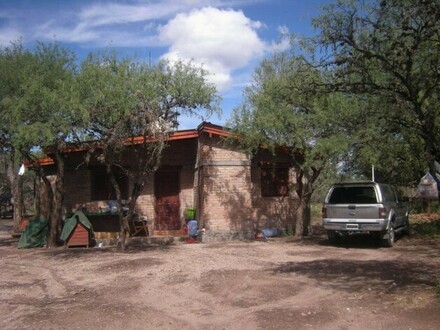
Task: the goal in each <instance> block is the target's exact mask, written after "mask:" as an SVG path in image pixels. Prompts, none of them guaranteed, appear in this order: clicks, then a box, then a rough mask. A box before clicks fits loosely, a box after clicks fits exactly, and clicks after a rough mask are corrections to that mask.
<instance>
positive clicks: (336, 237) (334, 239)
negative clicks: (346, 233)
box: [327, 230, 341, 244]
mask: <svg viewBox="0 0 440 330" xmlns="http://www.w3.org/2000/svg"><path fill="white" fill-rule="evenodd" d="M327 237H328V240H329V242H330V244H337V243H339V242H340V241H341V235H340V234H339V233H338V232H336V231H334V230H327Z"/></svg>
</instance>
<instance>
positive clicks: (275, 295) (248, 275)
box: [0, 220, 440, 329]
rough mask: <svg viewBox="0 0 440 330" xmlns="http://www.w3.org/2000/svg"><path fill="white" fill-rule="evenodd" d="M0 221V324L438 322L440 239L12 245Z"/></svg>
mask: <svg viewBox="0 0 440 330" xmlns="http://www.w3.org/2000/svg"><path fill="white" fill-rule="evenodd" d="M10 229H11V222H10V220H0V269H1V278H0V298H1V304H0V328H1V329H93V328H96V329H439V328H440V297H439V296H438V295H437V294H436V288H437V286H436V281H437V279H438V278H439V277H440V238H439V237H437V238H426V237H415V236H413V237H402V238H401V239H399V240H398V241H397V243H396V244H395V246H394V247H393V248H391V249H388V248H382V247H379V246H377V245H376V244H374V243H372V242H371V241H370V240H367V239H366V238H364V237H358V238H357V239H356V240H354V239H349V240H346V241H345V242H343V243H342V244H341V245H340V246H338V247H335V246H331V245H329V244H328V241H327V240H326V238H325V236H323V235H320V234H317V235H315V236H313V237H312V238H307V239H303V240H295V239H293V238H276V239H270V240H268V241H232V242H226V243H210V244H175V245H165V246H149V247H143V246H133V247H131V248H130V249H129V250H128V251H127V252H125V253H119V252H117V251H116V250H115V249H114V248H110V247H109V248H90V249H83V248H76V249H73V248H72V249H64V248H56V249H46V248H40V249H31V250H19V249H17V248H16V245H17V240H15V239H12V238H11V236H10V235H9V234H8V233H7V232H8V230H10Z"/></svg>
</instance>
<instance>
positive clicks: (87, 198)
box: [64, 122, 297, 241]
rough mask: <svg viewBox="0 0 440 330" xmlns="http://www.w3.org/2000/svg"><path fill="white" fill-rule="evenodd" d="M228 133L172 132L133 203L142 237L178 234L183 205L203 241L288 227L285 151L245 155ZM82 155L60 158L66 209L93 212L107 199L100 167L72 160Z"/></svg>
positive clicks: (290, 197) (290, 204)
mask: <svg viewBox="0 0 440 330" xmlns="http://www.w3.org/2000/svg"><path fill="white" fill-rule="evenodd" d="M228 134H229V133H228V131H227V130H226V129H224V128H223V127H221V126H217V125H213V124H211V123H207V122H203V123H202V124H200V125H199V126H198V128H197V129H192V130H182V131H176V132H174V133H173V135H172V136H171V139H170V142H169V147H168V148H167V149H165V151H164V155H163V158H162V162H161V168H160V169H159V170H158V171H157V172H156V173H155V174H154V176H152V177H151V180H148V182H147V184H146V185H145V187H144V189H143V191H142V193H141V195H140V197H139V198H138V200H137V205H136V211H137V213H138V214H140V216H142V217H145V218H147V219H148V227H149V232H150V235H153V236H179V235H181V234H182V227H183V225H184V223H185V211H186V210H187V209H191V208H194V209H195V210H196V219H197V221H198V223H199V228H204V229H205V233H204V238H203V239H204V240H206V241H208V240H213V239H230V238H235V237H248V238H250V237H254V236H255V233H256V231H257V230H259V229H262V228H278V229H285V228H287V227H288V226H291V224H292V223H293V214H294V212H293V208H294V206H295V203H296V200H297V199H296V197H295V195H294V193H293V192H292V189H290V188H291V186H292V184H293V183H294V175H293V174H294V172H293V169H292V167H291V165H290V164H291V159H290V157H291V156H290V155H289V154H288V153H287V152H283V151H280V152H278V153H277V155H276V156H273V155H272V153H270V152H268V151H267V150H264V149H262V150H260V152H259V153H258V154H257V155H256V156H254V157H249V156H248V155H246V154H245V153H243V152H242V151H240V149H239V148H238V147H234V146H231V144H230V143H226V142H225V140H224V138H225V137H227V136H228ZM83 156H84V155H81V154H80V153H79V152H77V153H75V152H72V153H71V154H69V155H67V157H66V172H65V201H64V207H65V210H66V213H69V212H72V211H74V210H76V209H79V208H81V207H85V208H87V209H88V210H89V211H90V210H92V211H95V212H96V211H97V210H98V208H99V207H103V206H105V205H106V203H107V200H108V199H111V192H110V190H111V188H110V186H109V184H108V178H106V173H105V171H104V168H103V167H102V166H99V164H90V163H89V164H87V165H86V164H85V163H83V164H82V165H80V164H81V163H82V162H83V160H82V159H83ZM129 163H130V157H127V164H126V165H127V166H129V165H130V164H129ZM129 181H130V180H129V179H128V178H123V177H121V178H120V182H119V183H120V187H121V191H122V195H123V198H128V193H129V191H130V182H129ZM95 231H96V229H95ZM98 231H99V230H98ZM108 231H117V229H116V228H113V229H111V230H108Z"/></svg>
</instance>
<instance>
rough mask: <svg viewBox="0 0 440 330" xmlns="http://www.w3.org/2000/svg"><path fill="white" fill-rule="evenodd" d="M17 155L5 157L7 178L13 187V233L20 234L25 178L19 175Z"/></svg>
mask: <svg viewBox="0 0 440 330" xmlns="http://www.w3.org/2000/svg"><path fill="white" fill-rule="evenodd" d="M14 159H15V153H14V152H11V153H10V154H8V155H6V157H5V165H6V176H7V178H8V181H9V183H10V185H11V194H12V197H13V205H14V214H13V219H14V221H13V232H14V233H19V232H20V221H21V219H22V218H23V214H22V210H23V208H22V204H23V199H22V189H23V178H22V177H21V176H19V175H18V173H17V166H16V165H17V164H16V163H15V161H14Z"/></svg>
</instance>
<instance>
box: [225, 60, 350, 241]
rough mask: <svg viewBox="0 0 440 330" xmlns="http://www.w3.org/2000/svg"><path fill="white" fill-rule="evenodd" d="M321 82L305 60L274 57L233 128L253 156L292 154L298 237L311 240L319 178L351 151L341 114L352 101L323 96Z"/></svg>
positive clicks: (250, 90)
mask: <svg viewBox="0 0 440 330" xmlns="http://www.w3.org/2000/svg"><path fill="white" fill-rule="evenodd" d="M322 79H323V76H322V75H321V73H320V72H319V71H318V70H315V69H313V68H312V66H310V65H309V64H308V63H307V61H306V60H305V59H304V58H303V57H298V56H295V55H292V54H289V53H281V54H275V55H274V56H272V57H271V58H269V59H266V60H263V61H262V63H261V64H260V66H259V67H258V68H257V70H256V71H255V74H254V78H253V82H252V85H251V86H249V87H248V88H247V89H246V91H245V101H244V103H243V105H242V106H241V107H239V108H237V109H235V111H234V115H233V118H232V123H231V125H232V127H233V131H234V133H235V134H237V135H238V136H239V139H238V141H239V142H240V144H241V145H242V146H243V147H244V148H245V149H246V150H248V151H249V152H251V153H255V152H256V151H257V149H258V148H259V147H261V146H265V147H267V148H269V149H272V150H275V148H276V147H277V146H284V147H288V148H290V150H291V156H292V157H291V159H292V163H293V166H294V169H295V175H296V183H295V186H294V187H293V189H294V191H295V192H296V194H297V196H298V203H297V204H296V211H295V214H294V216H293V218H294V226H295V236H302V235H304V234H306V235H307V234H309V232H310V211H309V210H310V200H311V197H312V194H313V192H314V191H315V189H316V188H317V184H318V181H317V180H318V177H319V176H320V175H321V174H322V173H323V172H325V171H328V170H329V169H330V168H335V167H336V166H337V164H338V163H339V158H340V155H341V154H342V153H343V151H344V150H345V148H346V146H347V140H346V136H345V135H344V133H343V132H342V131H341V130H340V122H341V116H340V114H343V109H344V102H345V103H347V102H348V100H344V98H343V97H342V95H336V94H334V95H326V94H321V93H320V92H319V90H318V89H316V88H315V87H314V86H316V85H317V84H318V83H319V82H321V81H322ZM347 106H348V105H347Z"/></svg>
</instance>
